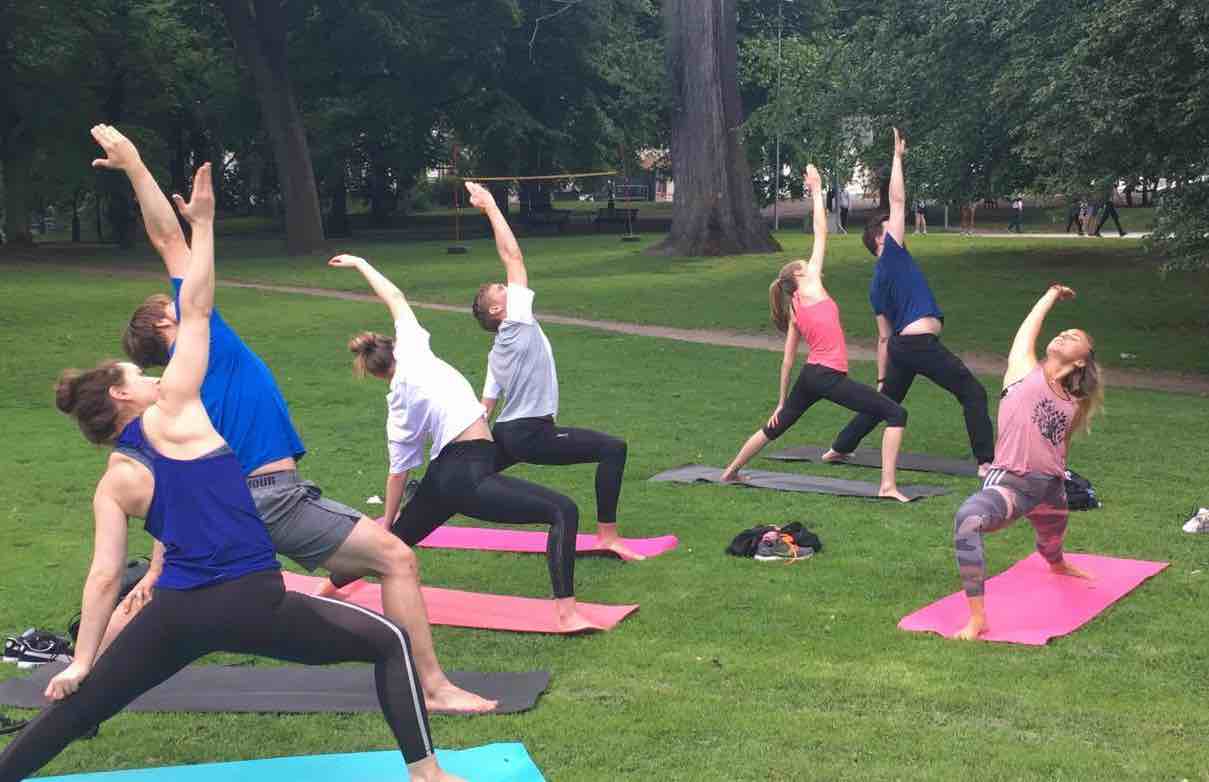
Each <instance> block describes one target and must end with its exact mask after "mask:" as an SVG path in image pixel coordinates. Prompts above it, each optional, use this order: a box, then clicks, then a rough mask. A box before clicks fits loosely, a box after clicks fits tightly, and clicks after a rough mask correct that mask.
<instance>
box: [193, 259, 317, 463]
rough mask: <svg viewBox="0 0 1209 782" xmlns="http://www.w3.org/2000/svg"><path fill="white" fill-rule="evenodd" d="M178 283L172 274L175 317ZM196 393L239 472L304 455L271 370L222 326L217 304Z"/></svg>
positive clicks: (231, 332) (212, 315) (237, 336)
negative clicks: (203, 372)
mask: <svg viewBox="0 0 1209 782" xmlns="http://www.w3.org/2000/svg"><path fill="white" fill-rule="evenodd" d="M182 282H183V280H182V279H180V278H179V277H173V278H172V289H173V290H174V291H175V292H176V316H177V318H180V295H181V283H182ZM201 398H202V404H204V405H205V406H206V412H207V413H209V414H210V422H211V423H212V424H214V428H215V429H217V430H218V433H219V434H220V435H222V438H223V439H224V440H226V441H227V444H228V445H230V446H231V450H233V451H235V456H236V458H238V459H239V466H240V467H241V468H242V469H243V473H244V475H247V474H248V473H250V472H252V471H253V470H255V469H257V468H258V467H263V466H264V465H266V464H268V463H269V462H275V461H277V460H278V459H285V458H288V457H293V458H294V459H301V458H302V457H303V456H304V455H305V454H306V446H304V445H303V444H302V438H301V437H299V436H298V432H296V431H295V430H294V424H293V422H292V421H290V408H289V407H288V406H287V405H286V403H285V399H284V398H283V397H282V396H281V390H280V389H278V388H277V381H276V380H274V379H273V373H272V372H271V371H270V370H269V368H268V366H266V365H265V363H264V362H263V361H261V359H260V356H258V355H256V354H255V353H253V352H252V350H251V348H249V347H248V346H247V345H245V344H244V342H243V340H242V339H240V338H239V335H238V334H236V333H235V332H234V331H233V330H232V329H231V327H230V326H228V325H227V323H226V321H224V320H223V319H222V316H221V315H219V314H218V308H217V307H215V308H214V311H213V314H211V316H210V363H209V366H207V367H206V377H205V380H203V381H202V388H201Z"/></svg>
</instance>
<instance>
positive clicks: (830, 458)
mask: <svg viewBox="0 0 1209 782" xmlns="http://www.w3.org/2000/svg"><path fill="white" fill-rule="evenodd" d="M850 458H852V454H850V453H840V452H839V451H837V450H835V449H834V448H828V449H827V453H825V454H823V461H825V462H846V461H848V460H849V459H850Z"/></svg>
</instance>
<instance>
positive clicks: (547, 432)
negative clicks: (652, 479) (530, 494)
mask: <svg viewBox="0 0 1209 782" xmlns="http://www.w3.org/2000/svg"><path fill="white" fill-rule="evenodd" d="M492 434H494V435H495V441H496V443H497V444H498V445H499V454H498V456H497V458H496V465H495V466H496V470H497V471H500V470H506V469H507V468H509V467H511V466H512V465H514V464H517V463H521V462H523V463H525V464H551V465H562V464H592V463H596V464H597V467H596V520H597V521H601V522H604V523H605V524H616V523H617V502H618V500H619V498H620V497H621V477H622V474H623V473H625V459H626V452H627V448H626V443H625V440H622V439H621V438H619V437H613V436H612V435H608V434H605V433H604V432H594V431H592V430H591V429H573V428H571V427H568V426H556V425H555V424H554V419H553V418H550V417H548V416H547V417H543V418H518V419H516V420H514V421H504V422H503V423H496V425H495V429H494V430H492Z"/></svg>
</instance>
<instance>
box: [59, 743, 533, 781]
mask: <svg viewBox="0 0 1209 782" xmlns="http://www.w3.org/2000/svg"><path fill="white" fill-rule="evenodd" d="M437 761H438V762H439V763H440V764H441V767H442V768H444V769H445V770H446V771H448V772H449V773H451V774H457V775H458V776H460V777H463V778H464V779H466V780H467V782H545V778H544V777H542V772H541V771H539V770H538V768H537V766H536V765H534V763H533V759H532V758H530V757H529V753H528V752H526V751H525V745H524V744H516V743H513V744H488V745H486V746H483V747H474V748H473V749H459V750H446V749H438V750H437ZM333 779H354V780H357V782H402V780H406V779H407V766H406V765H405V764H404V763H403V757H402V756H401V755H400V754H399V753H398V752H397V751H394V750H389V751H385V752H358V753H350V754H344V755H310V756H301V757H286V758H270V759H267V760H245V761H241V762H238V763H204V764H202V765H197V766H161V767H160V768H140V769H130V770H127V771H102V772H99V773H94V774H71V775H68V776H61V777H39V778H38V782H330V780H333Z"/></svg>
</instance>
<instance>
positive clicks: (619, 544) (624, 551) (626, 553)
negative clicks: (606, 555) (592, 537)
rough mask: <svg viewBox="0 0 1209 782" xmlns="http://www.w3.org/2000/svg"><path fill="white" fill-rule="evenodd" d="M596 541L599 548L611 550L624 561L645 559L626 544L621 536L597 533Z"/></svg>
mask: <svg viewBox="0 0 1209 782" xmlns="http://www.w3.org/2000/svg"><path fill="white" fill-rule="evenodd" d="M596 541H597V543H598V545H599V546H600V547H601V548H604V549H608V550H609V551H612V552H613V553H614V554H616V555H617V556H618V557H620V558H621V559H622V560H624V561H626V562H641V561H642V560H644V559H646V557H645V556H643V555H642V554H639V553H638V552H637V551H634V550H633V549H631V548H630V547H629V546H627V545H626V544H625V542H624V541H622V539H621V538H606V537H604V536H603V535H597V536H596Z"/></svg>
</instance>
